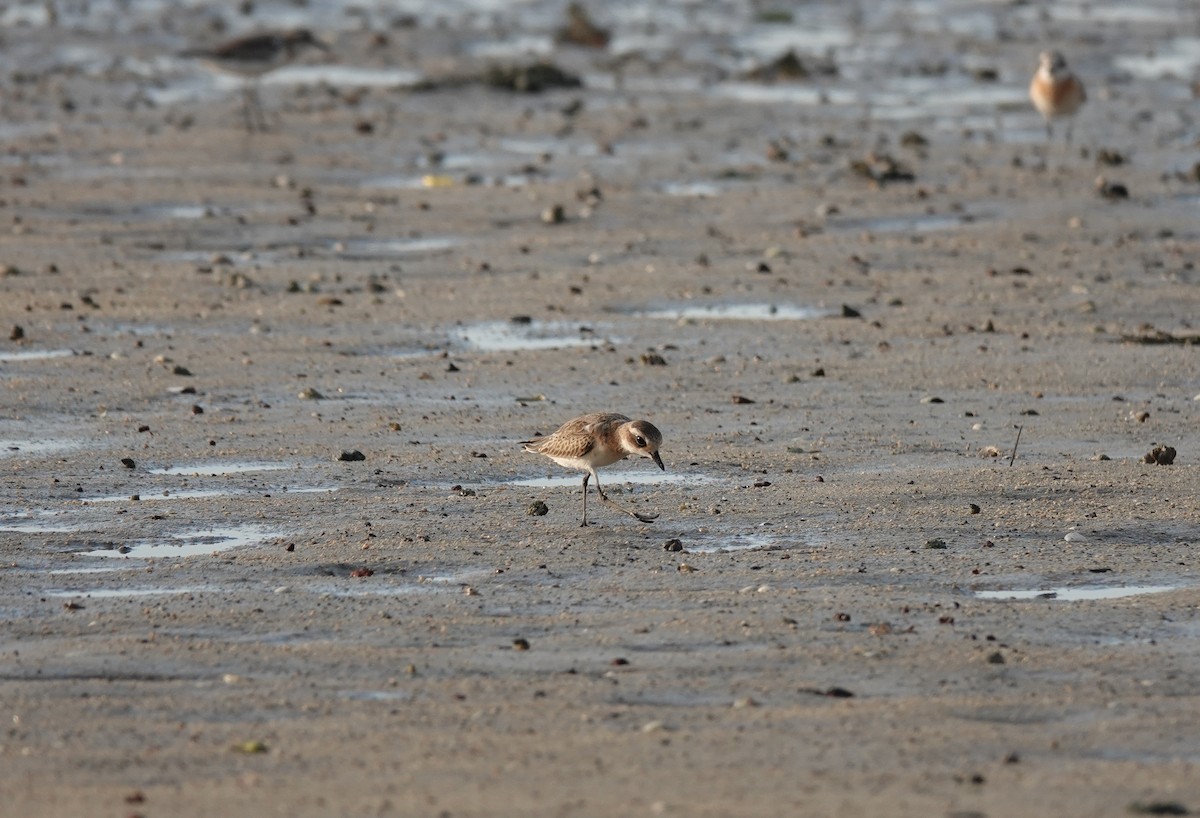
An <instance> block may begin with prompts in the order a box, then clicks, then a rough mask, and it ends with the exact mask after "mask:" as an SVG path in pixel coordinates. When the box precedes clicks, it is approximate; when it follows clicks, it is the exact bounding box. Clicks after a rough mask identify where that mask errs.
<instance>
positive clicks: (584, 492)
mask: <svg viewBox="0 0 1200 818" xmlns="http://www.w3.org/2000/svg"><path fill="white" fill-rule="evenodd" d="M591 476H592V475H591V472H587V473H585V474H584V475H583V522H582V523H580V524H579V527H580V528H586V527H587V481H588V478H589V477H591ZM596 488H597V489H598V488H600V478H599V477H597V478H596ZM600 496H601V497H603V496H604V493H603V492H601V493H600Z"/></svg>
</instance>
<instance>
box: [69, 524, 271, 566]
mask: <svg viewBox="0 0 1200 818" xmlns="http://www.w3.org/2000/svg"><path fill="white" fill-rule="evenodd" d="M278 536H281V535H280V533H279V532H278V531H273V530H271V529H267V528H263V527H262V526H257V525H242V526H231V527H229V528H211V529H207V530H205V531H197V532H194V533H191V534H177V535H174V536H171V537H168V538H166V539H164V540H157V541H144V542H134V543H131V544H129V545H122V546H118V547H115V548H98V549H96V550H94V551H86V552H84V556H88V557H127V558H130V559H147V558H157V557H192V556H197V555H201V554H215V553H216V552H218V551H227V550H229V549H230V548H238V547H240V546H244V545H254V544H255V543H259V542H262V541H264V540H269V539H272V538H275V537H278Z"/></svg>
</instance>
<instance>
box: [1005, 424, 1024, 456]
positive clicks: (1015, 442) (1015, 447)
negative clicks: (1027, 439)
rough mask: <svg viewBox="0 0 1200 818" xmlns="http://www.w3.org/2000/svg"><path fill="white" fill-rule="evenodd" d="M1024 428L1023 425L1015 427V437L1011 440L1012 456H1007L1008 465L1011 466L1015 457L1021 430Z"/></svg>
mask: <svg viewBox="0 0 1200 818" xmlns="http://www.w3.org/2000/svg"><path fill="white" fill-rule="evenodd" d="M1024 428H1025V427H1024V426H1018V427H1017V439H1016V440H1015V441H1013V451H1012V457H1010V458H1008V465H1009V466H1012V464H1013V461H1014V460H1016V459H1017V446H1019V445H1021V430H1022V429H1024Z"/></svg>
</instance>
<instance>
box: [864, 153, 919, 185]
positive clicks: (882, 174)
mask: <svg viewBox="0 0 1200 818" xmlns="http://www.w3.org/2000/svg"><path fill="white" fill-rule="evenodd" d="M850 171H851V172H852V173H854V174H855V175H856V176H861V177H862V178H864V179H868V180H870V181H871V182H874V183H875V184H876V185H880V186H882V185H885V184H887V183H888V182H915V181H916V179H917V177H916V174H914V173H913V172H912V170H911V169H910V168H909V167H908V166H907V165H905V164H903V163H901V162H897V161H896V160H895V159H894V158H892V157H891V156H889V155H888V154H886V153H869V154H867V155H866V156H865V157H864V158H862V159H854V160H851V162H850Z"/></svg>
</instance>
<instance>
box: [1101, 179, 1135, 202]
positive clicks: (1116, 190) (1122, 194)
mask: <svg viewBox="0 0 1200 818" xmlns="http://www.w3.org/2000/svg"><path fill="white" fill-rule="evenodd" d="M1095 186H1096V193H1098V194H1100V198H1102V199H1108V200H1109V201H1110V202H1115V201H1117V200H1118V199H1128V198H1129V188H1127V187H1125V185H1123V184H1121V183H1120V182H1110V181H1108V179H1106V178H1105V177H1103V176H1097V177H1096V185H1095Z"/></svg>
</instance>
